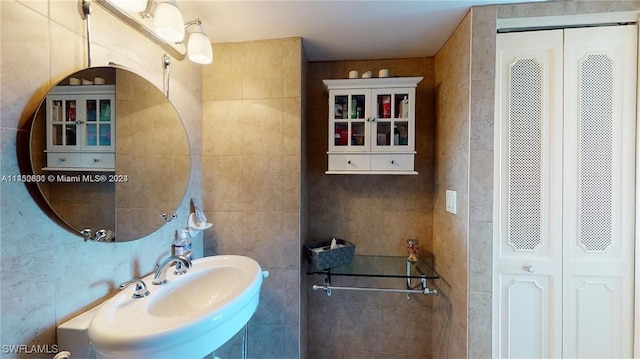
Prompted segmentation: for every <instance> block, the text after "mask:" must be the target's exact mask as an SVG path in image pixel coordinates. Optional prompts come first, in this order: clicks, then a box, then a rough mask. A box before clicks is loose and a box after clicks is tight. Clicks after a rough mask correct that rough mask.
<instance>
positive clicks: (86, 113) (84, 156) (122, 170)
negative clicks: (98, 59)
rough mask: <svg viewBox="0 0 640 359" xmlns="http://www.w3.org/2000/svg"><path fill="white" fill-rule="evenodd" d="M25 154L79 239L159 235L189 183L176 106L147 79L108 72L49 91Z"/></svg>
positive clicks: (91, 72)
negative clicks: (85, 234) (102, 233)
mask: <svg viewBox="0 0 640 359" xmlns="http://www.w3.org/2000/svg"><path fill="white" fill-rule="evenodd" d="M30 155H31V166H32V169H33V173H34V174H41V175H43V176H40V177H41V178H45V179H46V180H43V181H39V182H38V187H39V190H40V193H41V195H42V196H43V197H44V199H45V200H46V202H47V203H48V205H49V206H50V207H51V209H52V210H53V212H54V213H55V214H56V215H57V216H58V217H59V218H60V219H61V220H62V221H63V222H64V223H66V224H67V225H69V226H70V228H71V229H72V230H74V231H76V232H81V231H82V230H84V229H86V228H90V229H91V230H92V231H93V232H96V231H98V230H103V229H104V230H107V238H105V239H104V240H105V241H129V240H134V239H138V238H142V237H144V236H147V235H149V234H151V233H153V232H154V231H156V230H157V229H158V228H160V227H161V226H162V225H163V224H165V223H166V220H165V219H163V218H162V214H166V215H167V216H168V217H169V218H170V216H171V215H172V214H173V213H174V212H175V211H176V209H177V207H178V206H179V204H180V202H181V201H182V198H183V196H184V193H185V191H186V188H187V184H188V180H189V171H190V153H189V143H188V140H187V136H186V133H185V129H184V126H183V123H182V120H181V119H180V117H179V115H178V113H177V111H176V110H175V108H174V107H173V105H172V104H171V103H170V102H169V100H168V99H167V98H166V97H165V96H164V94H163V93H162V92H161V91H160V90H158V89H157V88H156V87H155V86H153V84H151V83H149V82H148V81H146V80H145V79H144V78H142V77H140V76H138V75H136V74H134V73H132V72H130V71H127V70H123V69H116V68H112V67H96V68H89V69H85V70H82V71H79V72H77V73H74V74H72V75H70V76H69V77H67V78H65V79H64V80H62V81H61V82H60V83H58V84H57V85H56V86H54V87H53V88H52V89H51V91H50V92H49V93H48V94H47V96H46V97H45V99H43V101H42V102H41V104H40V106H39V108H38V111H37V112H36V114H35V116H34V119H33V123H32V128H31V139H30ZM185 220H186V219H185Z"/></svg>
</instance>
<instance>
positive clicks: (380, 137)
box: [372, 89, 411, 151]
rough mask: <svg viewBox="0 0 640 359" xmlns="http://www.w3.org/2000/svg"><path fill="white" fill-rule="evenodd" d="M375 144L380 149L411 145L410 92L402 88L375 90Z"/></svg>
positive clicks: (401, 147) (394, 148) (395, 148)
mask: <svg viewBox="0 0 640 359" xmlns="http://www.w3.org/2000/svg"><path fill="white" fill-rule="evenodd" d="M374 98H375V101H376V102H375V105H374V108H375V114H374V115H375V126H373V128H372V130H373V138H374V140H375V143H374V146H373V147H377V148H379V149H387V150H397V151H401V150H403V148H404V149H406V148H407V147H408V146H409V136H410V131H411V129H410V128H409V123H410V118H409V113H410V102H409V101H410V98H411V96H410V94H409V93H408V92H406V90H402V89H398V90H395V89H385V90H379V91H374Z"/></svg>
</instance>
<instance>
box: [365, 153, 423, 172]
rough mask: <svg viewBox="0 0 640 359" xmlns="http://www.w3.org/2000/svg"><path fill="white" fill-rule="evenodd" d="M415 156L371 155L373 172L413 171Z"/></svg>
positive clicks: (403, 154)
mask: <svg viewBox="0 0 640 359" xmlns="http://www.w3.org/2000/svg"><path fill="white" fill-rule="evenodd" d="M413 158H414V155H413V154H405V153H402V154H371V170H372V171H413Z"/></svg>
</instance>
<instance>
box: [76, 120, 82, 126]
mask: <svg viewBox="0 0 640 359" xmlns="http://www.w3.org/2000/svg"><path fill="white" fill-rule="evenodd" d="M83 123H84V121H81V120H76V122H75V124H76V125H82V124H83Z"/></svg>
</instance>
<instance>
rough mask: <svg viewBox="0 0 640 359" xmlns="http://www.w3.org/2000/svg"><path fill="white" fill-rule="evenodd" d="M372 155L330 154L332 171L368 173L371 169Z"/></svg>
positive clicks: (330, 168)
mask: <svg viewBox="0 0 640 359" xmlns="http://www.w3.org/2000/svg"><path fill="white" fill-rule="evenodd" d="M370 158H371V155H369V154H368V153H367V154H339V155H337V154H329V170H330V171H368V170H369V169H370V168H371V167H370V166H371V160H370Z"/></svg>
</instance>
